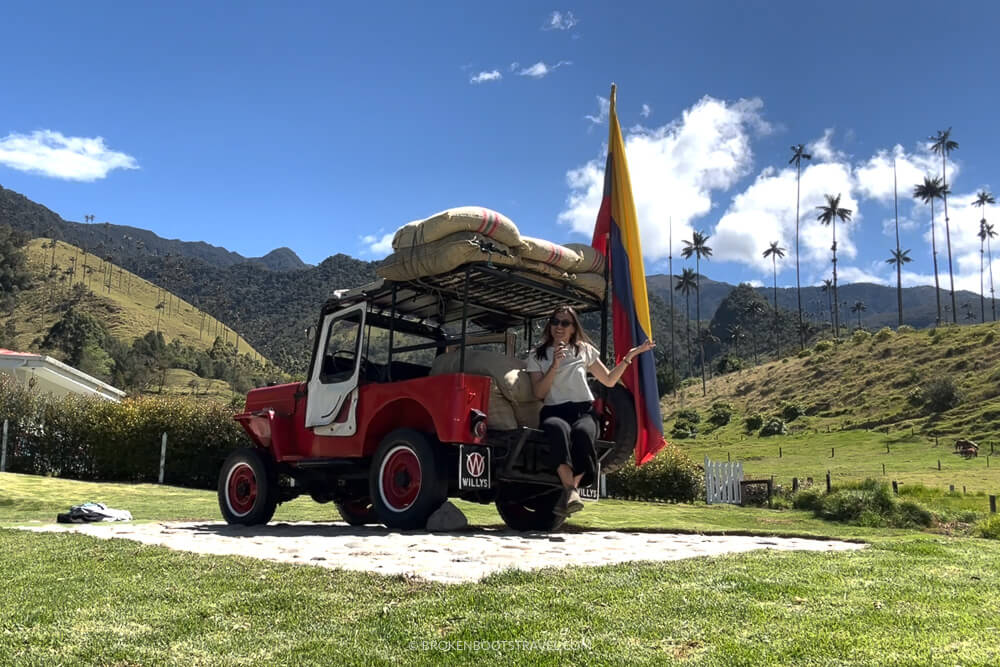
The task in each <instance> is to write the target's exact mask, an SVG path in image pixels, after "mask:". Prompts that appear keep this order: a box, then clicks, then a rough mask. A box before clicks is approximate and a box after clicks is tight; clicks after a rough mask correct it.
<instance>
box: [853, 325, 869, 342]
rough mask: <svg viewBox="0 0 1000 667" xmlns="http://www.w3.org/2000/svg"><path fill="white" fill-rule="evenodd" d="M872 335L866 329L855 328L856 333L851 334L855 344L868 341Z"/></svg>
mask: <svg viewBox="0 0 1000 667" xmlns="http://www.w3.org/2000/svg"><path fill="white" fill-rule="evenodd" d="M871 337H872V335H871V334H870V333H868V332H867V331H865V330H864V329H855V330H854V333H853V334H851V342H852V343H854V344H855V345H861V344H862V343H864V342H866V341H868V340H869V339H870V338H871Z"/></svg>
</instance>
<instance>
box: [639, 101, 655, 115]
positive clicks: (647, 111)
mask: <svg viewBox="0 0 1000 667" xmlns="http://www.w3.org/2000/svg"><path fill="white" fill-rule="evenodd" d="M651 113H653V108H652V107H651V106H649V105H648V104H643V105H642V111H640V112H639V115H640V116H642V117H643V118H649V114H651Z"/></svg>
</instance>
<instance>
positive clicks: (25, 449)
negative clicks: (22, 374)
mask: <svg viewBox="0 0 1000 667" xmlns="http://www.w3.org/2000/svg"><path fill="white" fill-rule="evenodd" d="M4 377H5V376H0V406H2V407H0V420H2V419H9V420H10V421H11V424H12V429H11V431H12V435H13V438H12V442H13V443H14V444H13V447H12V448H11V449H10V450H9V451H8V470H10V471H11V472H21V473H28V474H33V475H52V476H56V477H68V478H71V479H81V480H100V481H115V482H152V481H156V479H157V478H158V475H159V463H160V438H161V434H163V433H164V432H166V433H167V458H166V468H165V471H164V481H165V482H166V483H168V484H174V485H178V486H189V487H195V488H205V489H211V488H215V485H216V478H217V475H218V471H219V467H220V466H221V465H222V461H223V459H224V458H225V457H226V455H227V454H228V453H229V452H230V451H232V450H233V449H236V448H237V447H242V446H246V445H247V444H248V440H247V437H246V436H245V434H244V433H243V430H242V429H241V428H240V426H239V425H238V424H237V423H236V422H234V421H233V418H232V415H233V413H232V411H231V410H230V409H229V408H227V407H225V406H221V405H219V404H217V403H214V402H211V401H196V400H190V399H188V398H180V397H179V398H160V397H145V396H143V397H138V398H129V399H126V400H124V401H122V402H121V403H113V402H111V401H105V400H101V399H95V398H84V397H80V396H67V397H64V398H58V399H52V398H49V397H40V396H38V395H35V393H34V392H32V391H28V390H27V389H24V388H20V389H19V388H18V387H17V385H16V383H13V382H7V381H4V380H3V378H4ZM12 385H13V386H12ZM43 424H44V426H42V425H43ZM9 435H11V434H9Z"/></svg>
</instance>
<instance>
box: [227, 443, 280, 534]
mask: <svg viewBox="0 0 1000 667" xmlns="http://www.w3.org/2000/svg"><path fill="white" fill-rule="evenodd" d="M218 494H219V509H221V510H222V517H223V518H224V519H225V520H226V523H240V524H243V525H245V526H253V525H257V524H262V523H267V522H268V521H270V520H271V518H272V517H273V516H274V510H275V508H276V507H277V506H278V478H277V474H276V472H275V468H274V463H273V461H271V459H270V458H269V457H268V456H267V454H265V453H262V452H261V451H259V450H257V449H249V448H247V449H237V450H236V451H235V452H233V453H232V454H230V455H229V456H228V457H227V458H226V462H225V463H223V464H222V470H220V471H219V484H218Z"/></svg>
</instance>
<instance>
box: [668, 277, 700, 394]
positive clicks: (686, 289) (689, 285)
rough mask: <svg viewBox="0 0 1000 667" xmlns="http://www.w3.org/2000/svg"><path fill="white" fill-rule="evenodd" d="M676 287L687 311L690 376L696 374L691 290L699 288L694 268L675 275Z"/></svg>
mask: <svg viewBox="0 0 1000 667" xmlns="http://www.w3.org/2000/svg"><path fill="white" fill-rule="evenodd" d="M674 281H675V285H674V289H675V290H678V291H679V292H680V293H681V294H683V295H684V303H685V306H684V312H685V313H687V327H686V331H687V358H688V377H690V376H692V375H694V362H692V361H691V290H697V289H698V277H697V275H696V274H695V272H694V269H684V270H683V271H682V272H681V275H679V276H674Z"/></svg>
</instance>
